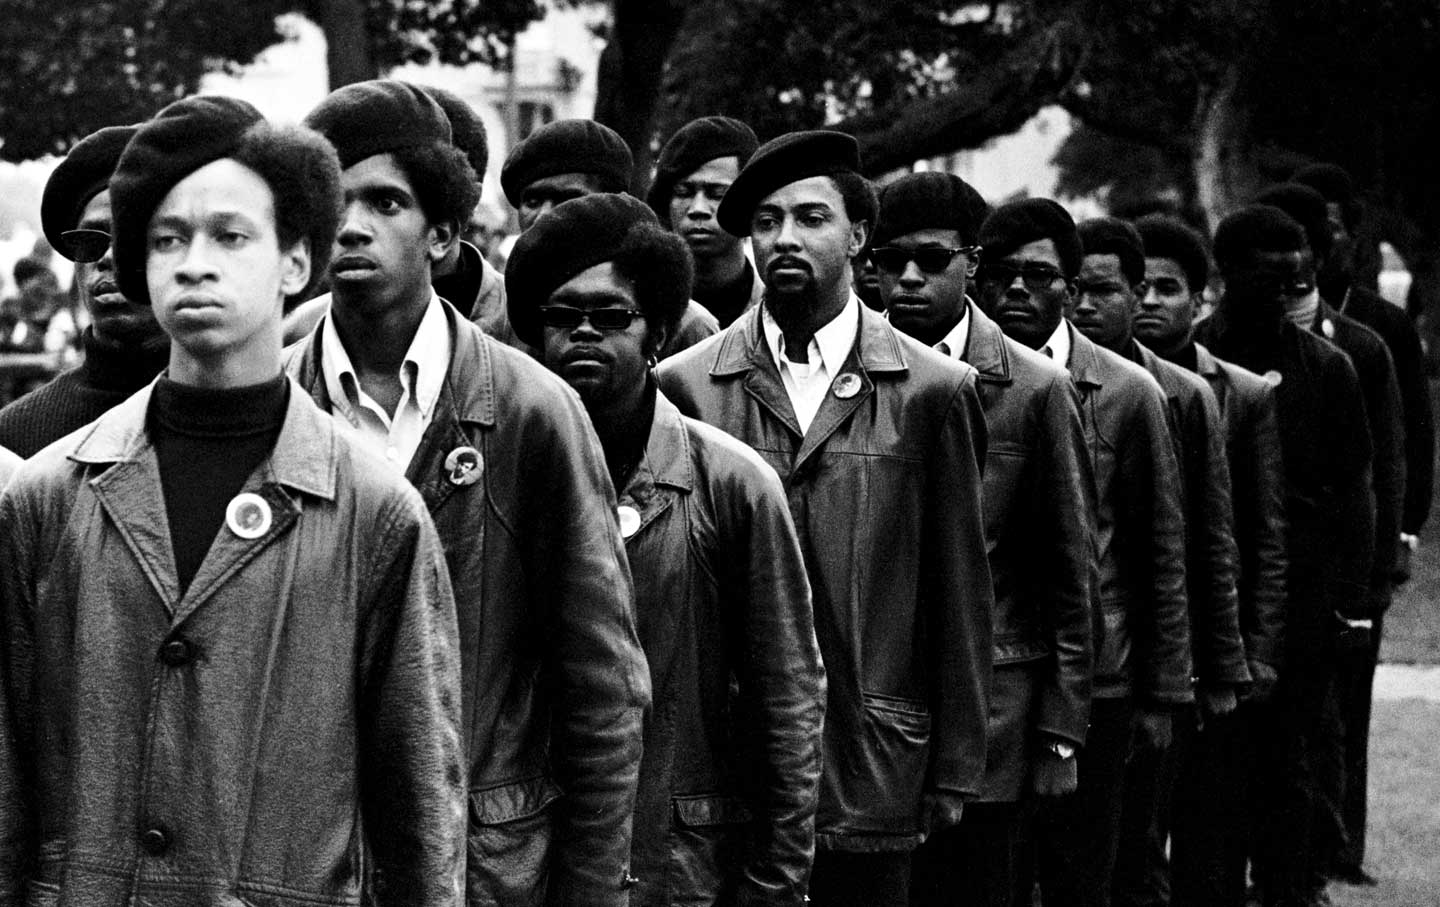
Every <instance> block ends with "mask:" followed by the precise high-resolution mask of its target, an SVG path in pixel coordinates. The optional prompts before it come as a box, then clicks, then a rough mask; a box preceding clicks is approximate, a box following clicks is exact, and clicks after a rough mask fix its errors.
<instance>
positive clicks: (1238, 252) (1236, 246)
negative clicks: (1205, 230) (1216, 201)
mask: <svg viewBox="0 0 1440 907" xmlns="http://www.w3.org/2000/svg"><path fill="white" fill-rule="evenodd" d="M1304 248H1305V230H1304V229H1303V228H1302V227H1301V226H1300V225H1299V224H1298V223H1296V222H1295V218H1293V217H1291V216H1290V215H1288V214H1286V213H1285V212H1284V211H1281V210H1280V209H1279V208H1276V207H1274V206H1273V205H1250V206H1249V207H1245V208H1241V209H1240V210H1239V211H1236V212H1235V213H1234V214H1231V215H1230V216H1229V217H1227V218H1225V219H1224V220H1222V221H1221V222H1220V226H1218V227H1216V228H1215V261H1216V263H1217V264H1219V265H1220V267H1221V269H1222V270H1223V269H1224V268H1225V267H1226V266H1227V265H1230V264H1240V263H1241V262H1242V261H1243V260H1245V259H1247V258H1248V257H1249V256H1250V254H1251V253H1252V252H1299V251H1301V250H1302V249H1304Z"/></svg>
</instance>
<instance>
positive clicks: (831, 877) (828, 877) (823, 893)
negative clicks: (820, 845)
mask: <svg viewBox="0 0 1440 907" xmlns="http://www.w3.org/2000/svg"><path fill="white" fill-rule="evenodd" d="M810 903H811V904H812V905H813V907H909V903H910V854H909V852H906V853H848V852H843V851H836V850H821V851H817V852H816V854H815V867H814V869H812V870H811V871H810Z"/></svg>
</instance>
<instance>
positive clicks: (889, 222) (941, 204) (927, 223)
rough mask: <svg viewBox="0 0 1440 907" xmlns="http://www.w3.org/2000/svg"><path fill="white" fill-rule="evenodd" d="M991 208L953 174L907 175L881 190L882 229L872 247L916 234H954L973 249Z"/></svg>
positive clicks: (977, 193) (872, 241)
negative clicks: (924, 231) (936, 232)
mask: <svg viewBox="0 0 1440 907" xmlns="http://www.w3.org/2000/svg"><path fill="white" fill-rule="evenodd" d="M989 210H990V206H989V205H987V204H985V199H984V198H982V197H981V196H980V193H979V192H976V191H975V188H974V187H973V186H971V185H970V184H969V183H967V182H965V181H964V180H962V179H961V178H960V177H958V176H956V175H955V174H953V173H941V172H939V171H936V170H931V171H928V172H925V173H907V174H906V175H904V176H902V177H900V178H899V179H898V180H896V181H895V182H893V183H891V184H890V185H888V186H886V187H885V188H883V189H881V190H880V226H878V227H877V228H876V230H875V236H874V238H873V239H872V240H871V244H872V245H876V246H879V245H884V244H885V243H887V242H889V241H890V240H892V239H894V238H895V237H897V236H904V235H905V234H906V233H914V232H915V231H916V230H954V231H956V232H958V233H959V234H960V242H961V243H963V244H965V245H967V246H973V245H974V244H975V239H976V236H977V235H978V234H979V233H980V224H981V223H983V222H984V220H985V215H986V213H988V212H989Z"/></svg>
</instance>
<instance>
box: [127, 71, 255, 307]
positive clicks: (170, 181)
mask: <svg viewBox="0 0 1440 907" xmlns="http://www.w3.org/2000/svg"><path fill="white" fill-rule="evenodd" d="M263 121H264V117H262V116H261V115H260V111H258V110H256V109H255V108H254V107H252V106H251V105H250V104H247V103H246V102H244V101H241V100H239V99H237V98H222V97H217V96H211V95H200V96H197V97H191V98H184V99H183V100H179V101H176V102H175V103H173V104H171V105H169V106H168V107H166V108H165V109H164V110H161V111H160V112H159V113H157V114H155V116H154V117H152V118H151V119H149V120H147V121H146V122H144V123H141V124H140V125H139V127H138V128H137V129H136V131H135V135H134V137H133V138H131V139H130V144H128V145H126V146H125V151H124V153H122V154H121V155H120V161H119V163H117V164H116V165H115V174H114V176H112V177H110V211H111V218H112V220H113V221H114V224H115V230H114V235H115V239H114V241H113V248H114V250H115V279H116V281H117V282H118V283H119V284H120V292H121V293H124V294H125V296H126V297H127V298H129V299H130V300H131V301H132V302H135V303H137V304H139V305H148V304H149V303H150V290H149V288H148V287H146V285H145V233H146V231H147V229H148V228H149V226H150V216H151V215H152V214H154V213H155V208H156V207H157V206H158V205H159V204H160V202H162V201H164V199H165V196H166V195H168V194H169V192H170V190H171V189H172V188H173V187H174V186H175V184H176V183H178V182H180V181H181V180H182V179H184V178H185V177H187V176H189V175H190V174H191V173H194V172H195V171H196V170H199V169H200V168H201V167H204V166H205V165H206V164H209V163H212V162H214V161H218V160H220V159H221V158H225V157H229V156H230V154H231V153H232V152H233V151H234V150H235V148H236V147H238V146H239V144H240V141H241V139H242V138H243V137H244V135H245V133H246V131H247V130H249V129H250V127H252V126H254V125H255V124H256V123H260V122H263Z"/></svg>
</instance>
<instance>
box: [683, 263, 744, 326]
mask: <svg viewBox="0 0 1440 907" xmlns="http://www.w3.org/2000/svg"><path fill="white" fill-rule="evenodd" d="M754 286H755V268H754V267H753V266H751V264H750V259H748V258H747V259H745V267H743V268H741V269H740V276H739V277H737V278H735V279H734V280H732V281H730V282H729V283H727V284H725V285H723V286H719V287H714V288H713V289H705V288H701V287H699V286H697V287H695V290H694V293H695V301H696V302H698V303H700V304H701V305H703V306H704V307H705V308H707V309H709V310H710V314H711V315H714V316H715V320H716V321H718V322H720V330H722V331H723V330H725V329H726V328H728V327H729V326H730V325H732V324H734V323H735V319H737V318H739V317H740V315H741V314H742V313H744V311H745V307H746V306H748V305H749V304H750V291H751V290H752V289H753V288H754Z"/></svg>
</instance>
